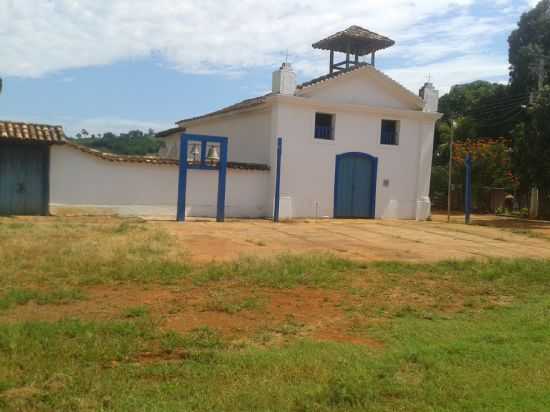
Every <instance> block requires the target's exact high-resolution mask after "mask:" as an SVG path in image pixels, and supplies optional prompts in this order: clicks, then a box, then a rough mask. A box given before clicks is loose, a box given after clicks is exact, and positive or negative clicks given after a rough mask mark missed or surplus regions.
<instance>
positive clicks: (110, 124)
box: [0, 0, 536, 135]
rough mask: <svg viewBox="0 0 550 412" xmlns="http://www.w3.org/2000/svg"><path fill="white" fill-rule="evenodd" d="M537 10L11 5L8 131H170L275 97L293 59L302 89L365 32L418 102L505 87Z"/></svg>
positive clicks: (5, 38)
mask: <svg viewBox="0 0 550 412" xmlns="http://www.w3.org/2000/svg"><path fill="white" fill-rule="evenodd" d="M535 4H536V1H535V0H492V1H489V0H437V1H434V0H383V1H382V0H370V1H368V2H367V1H350V2H346V1H344V2H339V3H334V2H333V1H328V0H316V1H314V0H279V1H270V0H263V1H261V2H259V1H252V0H241V1H219V0H217V1H216V0H155V1H154V2H151V1H150V0H0V44H2V49H3V51H2V57H1V59H0V76H1V77H3V78H4V91H3V93H2V95H0V119H1V120H16V121H29V122H41V123H51V124H61V125H63V126H64V127H65V129H66V131H67V134H69V135H74V134H75V133H76V132H77V131H78V130H80V129H82V128H86V129H87V130H89V131H90V132H91V133H103V132H106V131H115V132H121V131H127V130H129V129H135V128H141V129H147V128H153V129H155V130H161V129H163V128H167V127H171V126H172V125H173V123H174V122H175V121H177V120H180V119H183V118H186V117H190V116H193V115H197V114H201V113H204V112H207V111H211V110H215V109H217V108H219V107H222V106H224V105H228V104H232V103H234V102H235V101H238V100H242V99H244V98H248V97H252V96H256V95H259V94H262V93H265V92H267V91H268V90H269V89H270V87H271V72H272V71H273V70H274V69H276V68H277V67H278V65H280V63H281V61H283V60H284V55H285V52H286V50H288V52H289V55H290V61H291V62H292V63H293V64H294V67H295V69H296V71H297V73H298V77H299V79H300V80H302V81H305V80H308V79H309V78H312V77H315V76H318V75H321V74H324V73H325V72H326V71H327V67H328V56H327V55H326V53H324V52H321V51H314V50H313V49H311V44H312V43H313V42H314V41H316V40H319V39H321V38H323V37H325V36H327V35H330V34H332V33H335V32H337V31H339V30H342V29H345V28H346V27H348V26H350V25H352V24H357V25H361V26H363V27H366V28H369V29H371V30H373V31H376V32H378V33H381V34H384V35H387V36H389V37H391V38H392V39H394V40H395V41H396V42H397V45H396V46H395V47H393V48H391V49H388V50H387V51H384V52H381V53H380V55H379V56H378V59H377V65H378V67H379V68H381V69H382V70H384V71H385V72H386V73H387V74H389V75H390V76H391V77H393V78H394V79H396V80H398V81H399V82H401V83H402V84H403V85H405V86H406V87H408V88H409V89H411V90H413V91H416V90H418V88H419V87H420V86H421V85H422V84H423V83H424V82H425V81H426V79H427V77H428V75H431V79H432V81H433V82H434V83H435V84H436V86H437V87H438V88H440V89H441V90H442V91H443V92H445V91H448V89H449V88H450V86H451V85H453V84H457V83H464V82H468V81H472V80H476V79H487V80H491V81H498V82H506V81H507V71H508V63H507V41H506V40H507V36H508V34H509V32H510V31H511V30H513V28H514V27H515V25H516V23H517V20H518V19H519V17H520V15H521V13H522V12H524V11H526V10H528V8H529V7H531V6H534V5H535Z"/></svg>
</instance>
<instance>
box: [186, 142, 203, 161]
mask: <svg viewBox="0 0 550 412" xmlns="http://www.w3.org/2000/svg"><path fill="white" fill-rule="evenodd" d="M200 160H201V149H200V145H199V144H197V143H193V144H192V145H191V152H190V153H189V157H188V161H189V162H191V163H199V162H200Z"/></svg>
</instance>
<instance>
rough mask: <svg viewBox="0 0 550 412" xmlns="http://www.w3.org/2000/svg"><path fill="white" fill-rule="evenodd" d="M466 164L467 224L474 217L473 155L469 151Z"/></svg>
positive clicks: (465, 206)
mask: <svg viewBox="0 0 550 412" xmlns="http://www.w3.org/2000/svg"><path fill="white" fill-rule="evenodd" d="M465 164H466V186H465V194H464V202H465V205H464V211H465V219H466V224H467V225H469V224H470V223H471V218H472V155H471V154H469V153H468V155H467V156H466V160H465Z"/></svg>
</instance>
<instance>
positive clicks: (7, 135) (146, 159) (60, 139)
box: [0, 120, 269, 170]
mask: <svg viewBox="0 0 550 412" xmlns="http://www.w3.org/2000/svg"><path fill="white" fill-rule="evenodd" d="M1 139H6V140H8V139H9V140H16V141H26V142H47V143H57V144H63V145H66V146H69V147H71V148H73V149H76V150H79V151H81V152H82V153H86V154H88V155H91V156H94V157H96V158H99V159H102V160H107V161H110V162H121V163H144V164H151V165H173V166H177V165H179V160H175V159H165V158H162V157H159V156H129V155H118V154H114V153H106V152H101V151H99V150H95V149H91V148H89V147H86V146H83V145H79V144H78V143H76V141H75V140H69V139H66V137H65V133H64V131H63V127H61V126H49V125H43V124H32V123H22V122H9V121H1V120H0V140H1ZM227 167H228V168H229V169H238V170H269V166H268V165H265V164H258V163H240V162H228V163H227Z"/></svg>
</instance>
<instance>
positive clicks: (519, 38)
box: [508, 0, 550, 93]
mask: <svg viewBox="0 0 550 412" xmlns="http://www.w3.org/2000/svg"><path fill="white" fill-rule="evenodd" d="M508 43H509V45H510V52H509V59H510V65H511V72H510V77H511V84H512V89H513V90H514V92H515V93H523V92H529V91H534V90H536V88H537V81H538V79H537V76H536V75H535V73H534V70H533V68H534V67H536V65H537V64H539V62H540V57H541V55H545V56H550V0H542V1H540V2H539V3H538V4H537V6H536V7H535V8H533V9H532V10H530V11H529V12H527V13H525V14H523V16H521V19H520V21H519V24H518V28H517V29H516V30H514V31H513V32H512V34H511V35H510V37H509V39H508ZM547 64H548V61H547ZM546 67H547V68H548V65H547V66H546ZM549 81H550V77H549V76H548V69H547V70H546V76H545V84H549Z"/></svg>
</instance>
